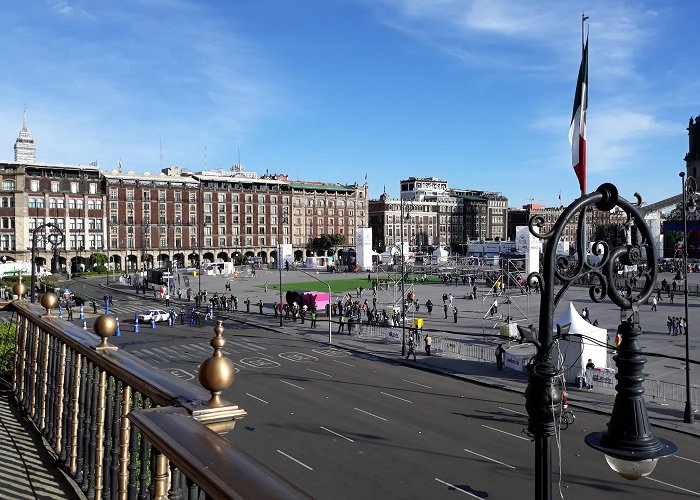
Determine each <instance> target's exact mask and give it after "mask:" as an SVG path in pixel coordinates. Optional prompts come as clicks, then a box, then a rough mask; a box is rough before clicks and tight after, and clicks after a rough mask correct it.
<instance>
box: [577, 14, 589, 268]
mask: <svg viewBox="0 0 700 500" xmlns="http://www.w3.org/2000/svg"><path fill="white" fill-rule="evenodd" d="M587 20H588V16H587V15H586V14H585V13H584V12H581V60H583V56H584V51H585V50H586V39H585V32H586V21H587ZM586 104H587V103H586ZM584 175H585V174H584ZM585 194H586V192H585V190H584V189H581V196H583V195H585ZM582 216H583V226H582V228H583V231H582V232H583V234H582V241H583V255H579V258H580V259H586V260H587V259H588V226H587V225H586V218H587V216H588V207H586V208H585V209H584V210H583V215H582ZM586 260H583V261H582V262H586Z"/></svg>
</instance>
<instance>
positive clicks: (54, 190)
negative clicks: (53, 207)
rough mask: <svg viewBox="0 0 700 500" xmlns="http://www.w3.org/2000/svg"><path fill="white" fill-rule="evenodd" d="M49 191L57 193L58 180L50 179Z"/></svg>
mask: <svg viewBox="0 0 700 500" xmlns="http://www.w3.org/2000/svg"><path fill="white" fill-rule="evenodd" d="M51 192H52V193H58V181H51Z"/></svg>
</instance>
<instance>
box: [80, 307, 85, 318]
mask: <svg viewBox="0 0 700 500" xmlns="http://www.w3.org/2000/svg"><path fill="white" fill-rule="evenodd" d="M80 319H85V311H84V310H83V306H80Z"/></svg>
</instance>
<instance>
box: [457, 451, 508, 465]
mask: <svg viewBox="0 0 700 500" xmlns="http://www.w3.org/2000/svg"><path fill="white" fill-rule="evenodd" d="M464 451H466V452H467V453H471V454H472V455H476V456H477V457H481V458H485V459H486V460H490V461H492V462H495V463H497V464H501V465H505V466H506V467H509V468H511V469H515V467H513V466H512V465H508V464H504V463H503V462H499V461H498V460H495V459H493V458H490V457H487V456H486V455H480V454H479V453H477V452H475V451H472V450H468V449H466V448H464Z"/></svg>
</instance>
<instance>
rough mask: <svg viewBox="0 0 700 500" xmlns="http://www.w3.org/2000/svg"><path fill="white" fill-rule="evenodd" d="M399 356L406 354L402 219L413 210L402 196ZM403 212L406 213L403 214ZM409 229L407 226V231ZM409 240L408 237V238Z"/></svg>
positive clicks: (404, 265) (408, 215)
mask: <svg viewBox="0 0 700 500" xmlns="http://www.w3.org/2000/svg"><path fill="white" fill-rule="evenodd" d="M400 206H401V356H405V355H406V290H405V288H404V278H405V276H406V258H405V257H404V253H403V220H404V218H406V219H408V218H409V217H410V216H411V211H412V210H413V205H411V204H410V203H407V204H406V207H405V208H404V202H403V198H401V203H400ZM404 212H405V213H406V215H405V216H404ZM410 231H411V229H410V226H409V233H410ZM409 241H411V240H410V238H409Z"/></svg>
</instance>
